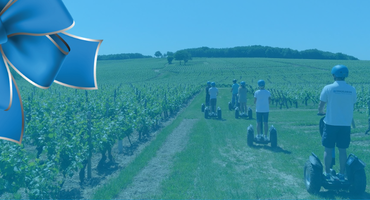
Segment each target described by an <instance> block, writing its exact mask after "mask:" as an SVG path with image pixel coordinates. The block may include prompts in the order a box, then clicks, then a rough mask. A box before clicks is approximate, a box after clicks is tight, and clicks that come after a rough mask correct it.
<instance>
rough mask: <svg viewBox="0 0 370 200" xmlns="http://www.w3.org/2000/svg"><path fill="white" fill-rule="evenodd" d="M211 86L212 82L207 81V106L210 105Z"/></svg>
mask: <svg viewBox="0 0 370 200" xmlns="http://www.w3.org/2000/svg"><path fill="white" fill-rule="evenodd" d="M209 88H211V82H209V81H207V87H206V106H209Z"/></svg>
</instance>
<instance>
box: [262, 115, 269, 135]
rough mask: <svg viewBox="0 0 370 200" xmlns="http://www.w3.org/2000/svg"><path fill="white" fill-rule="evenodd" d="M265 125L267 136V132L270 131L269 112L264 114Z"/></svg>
mask: <svg viewBox="0 0 370 200" xmlns="http://www.w3.org/2000/svg"><path fill="white" fill-rule="evenodd" d="M263 115H264V116H263V125H264V126H265V128H264V129H265V136H266V137H267V133H268V130H269V125H268V122H269V113H264V114H263Z"/></svg>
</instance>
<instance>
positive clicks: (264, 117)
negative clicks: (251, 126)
mask: <svg viewBox="0 0 370 200" xmlns="http://www.w3.org/2000/svg"><path fill="white" fill-rule="evenodd" d="M256 114H257V122H266V123H267V122H269V113H268V112H265V113H260V112H258V113H256Z"/></svg>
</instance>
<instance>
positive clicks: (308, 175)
mask: <svg viewBox="0 0 370 200" xmlns="http://www.w3.org/2000/svg"><path fill="white" fill-rule="evenodd" d="M321 173H322V172H321V170H319V169H318V168H317V167H314V166H313V165H312V164H311V162H310V161H309V160H308V161H307V162H306V164H305V166H304V181H305V184H306V190H307V192H308V193H310V194H317V193H319V192H320V188H321V180H322V174H321Z"/></svg>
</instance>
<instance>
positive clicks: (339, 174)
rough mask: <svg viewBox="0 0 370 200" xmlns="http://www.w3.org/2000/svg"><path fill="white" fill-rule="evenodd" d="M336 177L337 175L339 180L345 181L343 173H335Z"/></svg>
mask: <svg viewBox="0 0 370 200" xmlns="http://www.w3.org/2000/svg"><path fill="white" fill-rule="evenodd" d="M337 177H338V179H339V181H341V182H344V181H345V179H344V175H343V174H341V173H338V174H337Z"/></svg>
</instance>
